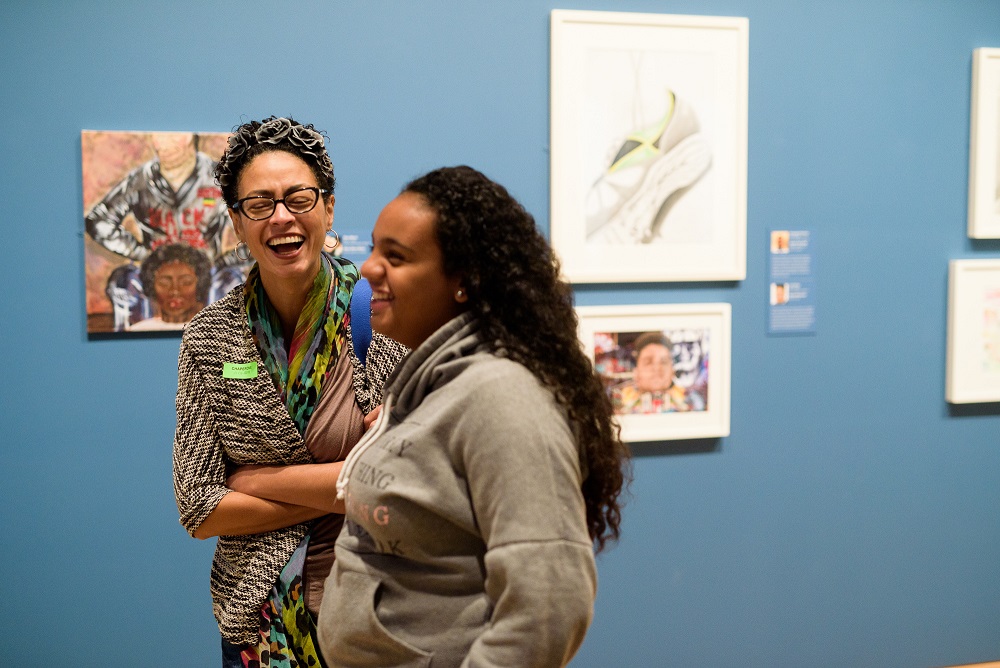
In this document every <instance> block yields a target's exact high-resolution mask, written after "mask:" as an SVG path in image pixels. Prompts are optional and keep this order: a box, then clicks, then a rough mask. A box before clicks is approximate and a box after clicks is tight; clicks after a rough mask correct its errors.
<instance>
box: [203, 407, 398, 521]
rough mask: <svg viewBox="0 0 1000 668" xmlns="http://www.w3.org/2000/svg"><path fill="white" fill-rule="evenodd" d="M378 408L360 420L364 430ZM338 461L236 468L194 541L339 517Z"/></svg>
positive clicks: (341, 465) (342, 508) (339, 466)
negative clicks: (331, 514) (324, 516)
mask: <svg viewBox="0 0 1000 668" xmlns="http://www.w3.org/2000/svg"><path fill="white" fill-rule="evenodd" d="M381 409H382V407H381V406H377V407H376V408H375V410H374V411H372V412H371V413H369V414H368V415H366V416H365V418H364V425H365V429H366V430H367V429H369V428H370V427H371V426H372V425H373V424H374V423H375V420H376V419H377V418H378V415H379V412H380V411H381ZM343 465H344V463H343V462H333V463H326V464H292V465H285V466H268V465H266V464H248V465H246V466H240V467H238V468H237V469H236V470H235V471H233V472H232V473H231V474H230V475H229V477H228V478H226V487H228V488H229V489H230V490H232V491H231V492H230V493H228V494H226V495H225V496H224V497H222V500H220V501H219V504H218V505H217V506H216V507H215V509H214V510H213V511H212V512H211V513H210V514H209V515H208V517H206V518H205V520H204V521H203V522H202V523H201V525H200V526H199V527H198V529H197V530H195V532H194V536H195V538H210V537H212V536H219V535H227V536H236V535H245V534H253V533H262V532H264V531H273V530H275V529H282V528H284V527H287V526H292V525H294V524H298V523H300V522H305V521H308V520H311V519H315V518H317V517H320V516H321V515H326V514H329V513H339V514H343V513H344V511H345V508H344V502H343V501H342V500H338V499H337V494H336V489H337V476H339V475H340V469H341V467H343Z"/></svg>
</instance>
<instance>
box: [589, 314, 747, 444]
mask: <svg viewBox="0 0 1000 668" xmlns="http://www.w3.org/2000/svg"><path fill="white" fill-rule="evenodd" d="M576 312H577V316H578V317H579V319H580V326H579V333H580V341H581V342H582V343H583V347H584V350H585V352H586V353H587V356H588V357H589V358H590V360H591V362H593V364H594V368H595V369H596V370H597V373H598V375H599V376H600V378H601V382H602V384H603V386H604V389H605V391H606V392H607V393H608V397H609V398H610V399H611V404H612V406H613V407H614V412H615V419H616V420H617V421H618V423H619V425H621V428H622V432H621V434H622V440H624V441H626V442H629V443H637V442H649V441H668V440H680V439H692V438H718V437H722V436H728V435H729V403H730V370H729V369H730V357H731V345H732V344H731V329H732V327H731V307H730V306H729V304H724V303H720V304H669V305H668V304H661V305H653V306H580V307H577V309H576Z"/></svg>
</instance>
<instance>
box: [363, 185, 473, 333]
mask: <svg viewBox="0 0 1000 668" xmlns="http://www.w3.org/2000/svg"><path fill="white" fill-rule="evenodd" d="M436 217H437V216H436V214H435V212H434V210H433V209H432V208H430V206H428V204H427V203H426V202H425V201H424V199H423V197H422V196H420V195H417V194H414V193H403V194H402V195H400V196H399V197H397V198H396V199H394V200H392V201H391V202H389V204H388V205H387V206H386V207H385V208H384V209H383V210H382V213H381V214H379V217H378V220H377V221H376V222H375V229H374V230H373V231H372V242H373V246H374V247H373V249H372V254H371V256H370V257H369V258H368V259H367V260H366V261H365V263H364V264H363V265H362V266H361V274H362V275H363V276H364V277H365V278H367V279H368V281H369V283H371V287H372V320H371V322H372V329H374V330H375V331H376V332H379V333H380V334H384V335H385V336H388V337H389V338H391V339H395V340H396V341H399V342H400V343H402V344H403V345H404V346H408V347H410V348H416V347H417V346H419V345H420V344H421V343H423V342H424V341H426V340H427V337H429V336H430V335H431V334H433V333H434V332H435V331H437V329H438V328H440V327H441V326H442V325H444V324H445V323H446V322H448V321H449V320H451V319H452V318H454V317H455V316H457V315H459V314H460V313H462V312H463V311H464V310H465V303H466V301H467V297H466V296H465V295H464V294H463V295H461V296H458V295H457V293H458V290H459V289H460V288H461V284H462V281H461V277H459V276H446V275H445V273H444V266H443V262H442V259H443V258H442V254H441V247H440V246H439V245H438V241H437V237H436V235H435V224H436V223H435V220H436Z"/></svg>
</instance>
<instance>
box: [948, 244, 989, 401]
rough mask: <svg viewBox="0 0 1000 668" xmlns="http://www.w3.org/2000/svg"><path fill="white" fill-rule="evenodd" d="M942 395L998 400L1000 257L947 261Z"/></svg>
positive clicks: (978, 399)
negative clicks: (945, 340) (946, 341)
mask: <svg viewBox="0 0 1000 668" xmlns="http://www.w3.org/2000/svg"><path fill="white" fill-rule="evenodd" d="M947 348H948V352H947V362H946V368H945V399H946V400H947V401H948V402H949V403H953V404H972V403H988V402H996V401H1000V259H982V260H979V259H977V260H952V261H951V262H950V263H949V265H948V344H947Z"/></svg>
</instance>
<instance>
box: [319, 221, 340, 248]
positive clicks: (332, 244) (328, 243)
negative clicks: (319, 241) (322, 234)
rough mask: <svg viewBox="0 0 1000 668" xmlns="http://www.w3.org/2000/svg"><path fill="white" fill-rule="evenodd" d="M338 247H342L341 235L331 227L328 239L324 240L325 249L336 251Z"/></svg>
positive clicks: (327, 234)
mask: <svg viewBox="0 0 1000 668" xmlns="http://www.w3.org/2000/svg"><path fill="white" fill-rule="evenodd" d="M331 232H332V233H333V234H332V235H331V234H330V233H331ZM338 248H340V235H339V234H337V230H335V229H333V228H332V227H331V228H330V229H329V231H327V233H326V239H324V240H323V250H325V251H326V252H327V253H336V251H337V249H338Z"/></svg>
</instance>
